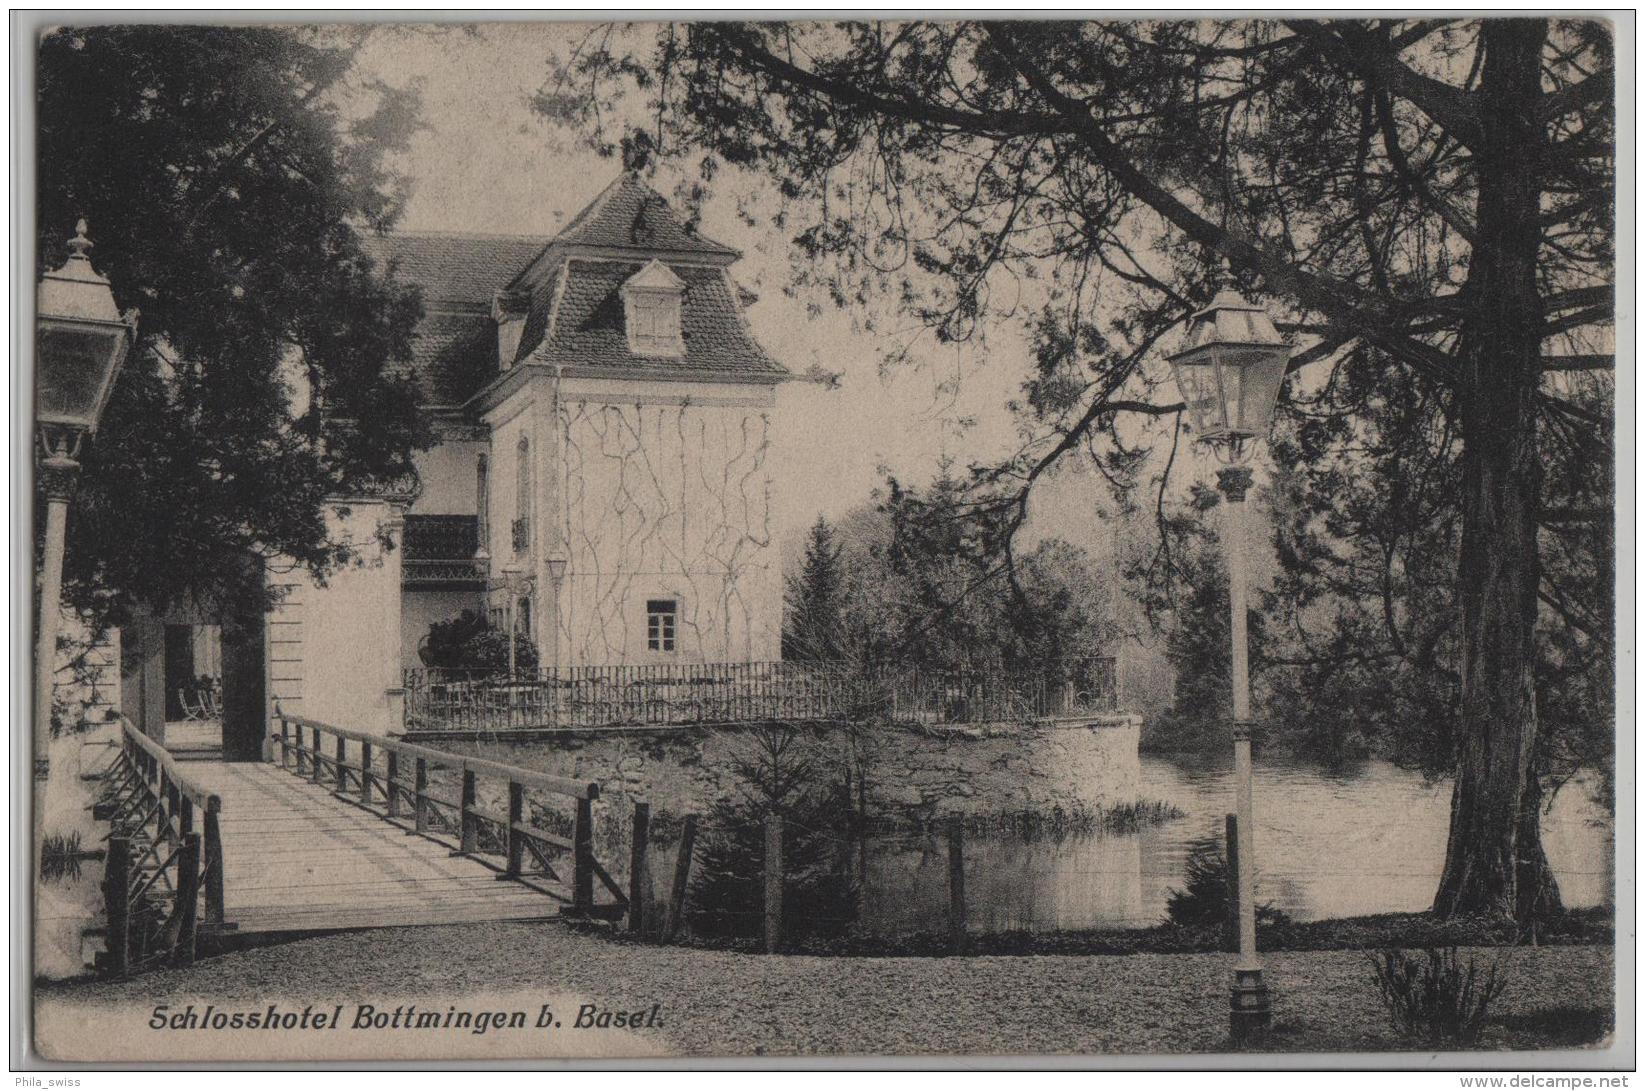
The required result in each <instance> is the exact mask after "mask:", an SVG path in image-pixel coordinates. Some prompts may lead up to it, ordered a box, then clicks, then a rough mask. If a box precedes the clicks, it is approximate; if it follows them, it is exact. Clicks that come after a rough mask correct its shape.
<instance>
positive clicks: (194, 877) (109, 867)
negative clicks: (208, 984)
mask: <svg viewBox="0 0 1645 1091" xmlns="http://www.w3.org/2000/svg"><path fill="white" fill-rule="evenodd" d="M120 728H121V737H120V754H119V756H118V757H117V758H116V759H115V763H114V765H113V766H112V767H111V768H110V770H109V773H108V776H107V778H106V779H105V781H104V789H103V793H102V796H101V798H100V799H99V801H98V803H97V806H96V812H97V815H98V817H101V818H107V819H108V821H109V827H110V832H109V836H108V853H107V856H106V858H105V866H104V872H103V902H104V909H105V913H106V917H107V935H106V938H107V953H106V954H105V956H104V958H105V960H106V961H105V967H104V968H105V970H106V971H107V972H108V973H110V974H112V975H115V976H124V975H125V974H128V973H131V972H133V971H135V970H138V969H142V968H145V967H147V966H149V965H151V964H157V963H160V962H165V961H169V962H171V963H174V964H177V965H187V964H188V963H190V962H193V961H194V953H195V942H196V939H197V937H198V934H199V930H200V927H201V908H202V905H203V907H204V918H205V922H204V923H205V926H206V927H208V928H226V927H231V926H230V925H228V924H227V923H226V922H225V921H224V920H223V841H222V835H221V827H220V822H221V814H222V801H221V800H220V799H218V797H217V796H215V795H213V794H211V793H209V792H207V791H205V790H204V789H203V788H201V787H200V786H199V785H197V784H195V783H194V782H193V781H192V780H191V779H190V778H189V777H188V775H187V774H186V773H184V772H182V771H181V770H180V769H179V766H178V763H177V760H176V759H175V758H173V757H172V756H171V754H170V753H168V752H167V751H166V749H165V747H163V746H161V745H160V744H159V743H158V742H156V741H155V740H153V739H151V738H149V737H148V736H147V735H145V734H143V733H142V732H141V731H140V730H138V728H137V726H136V725H135V724H133V723H132V722H131V721H130V720H128V719H126V718H125V717H121V721H120ZM197 825H198V827H199V828H196V826H197Z"/></svg>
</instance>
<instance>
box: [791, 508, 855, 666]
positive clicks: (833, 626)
mask: <svg viewBox="0 0 1645 1091" xmlns="http://www.w3.org/2000/svg"><path fill="white" fill-rule="evenodd" d="M844 599H845V589H844V576H843V573H842V571H841V566H840V547H839V546H838V545H837V544H835V541H834V531H833V528H832V527H830V526H829V525H828V521H827V520H826V519H824V518H823V517H822V516H820V515H819V516H817V521H816V523H814V524H812V527H811V536H810V538H809V540H807V542H806V546H805V565H804V567H803V568H802V569H801V570H800V574H799V575H798V576H795V577H790V579H789V581H788V593H787V617H786V621H787V624H785V625H784V627H783V658H784V659H791V660H799V661H806V662H827V661H833V660H838V659H843V658H844V657H845V655H846V639H845V621H844V618H843V615H842V607H843V605H844Z"/></svg>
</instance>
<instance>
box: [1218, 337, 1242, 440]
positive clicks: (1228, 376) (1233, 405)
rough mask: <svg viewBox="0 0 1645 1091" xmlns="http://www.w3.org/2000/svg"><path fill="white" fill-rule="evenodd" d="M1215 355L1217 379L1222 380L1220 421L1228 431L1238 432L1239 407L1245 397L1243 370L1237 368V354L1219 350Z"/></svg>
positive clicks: (1238, 360) (1238, 362) (1238, 359)
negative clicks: (1221, 420)
mask: <svg viewBox="0 0 1645 1091" xmlns="http://www.w3.org/2000/svg"><path fill="white" fill-rule="evenodd" d="M1216 354H1217V377H1218V378H1219V379H1221V380H1222V419H1223V422H1224V426H1225V427H1226V428H1227V429H1228V430H1229V431H1231V432H1238V431H1239V430H1240V427H1239V420H1240V417H1239V407H1240V402H1241V400H1242V399H1243V398H1244V396H1245V369H1244V368H1242V367H1240V366H1239V365H1240V358H1239V353H1238V352H1230V351H1229V350H1227V349H1222V348H1219V349H1217V350H1216Z"/></svg>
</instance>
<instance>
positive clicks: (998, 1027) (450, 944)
mask: <svg viewBox="0 0 1645 1091" xmlns="http://www.w3.org/2000/svg"><path fill="white" fill-rule="evenodd" d="M1479 954H1481V955H1482V956H1483V958H1484V959H1486V960H1489V959H1491V958H1495V957H1498V956H1503V957H1506V959H1507V960H1508V963H1509V972H1508V988H1507V990H1506V991H1505V992H1504V994H1503V995H1502V997H1501V998H1500V999H1499V1000H1498V1001H1497V1004H1496V1006H1495V1007H1494V1008H1493V1016H1498V1015H1500V1016H1503V1017H1507V1018H1506V1025H1502V1026H1493V1027H1492V1028H1490V1030H1489V1031H1488V1033H1487V1038H1486V1040H1485V1041H1484V1042H1483V1043H1482V1045H1483V1046H1484V1047H1486V1048H1491V1047H1496V1048H1514V1047H1518V1048H1527V1047H1532V1046H1545V1045H1548V1044H1550V1043H1549V1042H1548V1041H1547V1040H1546V1039H1544V1038H1536V1037H1529V1038H1528V1037H1527V1036H1526V1034H1525V1032H1524V1031H1523V1030H1517V1031H1516V1030H1514V1029H1512V1028H1513V1026H1514V1017H1515V1016H1523V1015H1524V1014H1525V1013H1528V1012H1531V1011H1533V1010H1536V1009H1541V1008H1549V1007H1560V1006H1566V1007H1576V1008H1592V1007H1594V1006H1596V1005H1597V1006H1602V1007H1603V1006H1608V1005H1609V998H1610V997H1611V995H1612V994H1613V991H1614V980H1615V975H1614V952H1613V951H1612V949H1611V948H1608V947H1542V948H1517V949H1513V950H1508V951H1493V950H1483V951H1480V952H1479ZM1267 963H1268V967H1269V982H1270V987H1271V988H1272V989H1273V990H1274V994H1275V997H1276V1000H1275V1013H1276V1015H1275V1019H1276V1027H1277V1029H1278V1030H1279V1031H1280V1035H1279V1038H1278V1041H1277V1042H1276V1046H1277V1047H1278V1048H1286V1049H1331V1050H1342V1049H1390V1048H1398V1047H1399V1042H1398V1040H1397V1039H1396V1038H1394V1037H1393V1036H1392V1034H1391V1032H1389V1031H1388V1029H1387V1027H1386V1022H1385V1019H1384V1017H1383V1014H1382V1009H1381V1006H1380V1003H1379V1001H1378V1000H1377V997H1376V993H1375V987H1374V986H1373V985H1372V983H1371V977H1370V970H1369V967H1368V965H1367V960H1366V953H1365V952H1364V951H1306V952H1287V953H1279V954H1274V955H1271V956H1269V957H1268V959H1267ZM1230 964H1231V956H1228V955H1222V954H1189V955H1130V956H1123V957H1121V956H1108V957H1104V956H1037V957H984V958H965V959H959V958H953V959H948V958H942V959H924V958H878V959H866V958H813V957H799V956H794V957H779V958H771V957H762V956H758V955H743V954H732V953H725V952H716V951H701V950H694V949H687V948H677V947H639V946H631V945H627V944H620V943H614V942H611V941H609V940H606V939H603V938H601V937H599V936H596V935H587V934H578V933H576V932H573V931H571V930H569V929H567V928H565V927H564V926H562V925H558V924H522V923H498V924H477V925H463V926H453V927H444V928H422V929H385V930H379V931H373V932H358V933H352V934H345V935H336V936H330V937H324V938H319V939H311V940H304V941H299V942H295V943H288V944H284V945H280V946H272V947H265V948H261V949H258V950H249V951H242V952H238V953H235V954H231V955H226V956H222V957H220V958H215V959H208V960H205V961H202V962H200V963H198V964H197V965H195V966H194V967H191V968H190V969H187V970H180V971H165V972H160V973H154V974H149V975H146V976H144V977H141V978H138V979H136V980H132V981H128V982H121V983H105V982H81V983H74V984H67V985H50V986H44V987H42V988H41V989H40V990H39V995H40V998H41V1002H42V1003H43V1004H48V1005H50V1006H51V1008H52V1009H53V1010H54V1011H56V1012H58V1013H59V1014H60V1015H61V1016H62V1017H64V1018H73V1019H75V1020H76V1021H78V1020H79V1019H81V1018H84V1017H85V1016H86V1015H87V1014H89V1013H87V1012H86V1011H85V1008H86V1007H87V1006H95V1007H97V1008H99V1009H101V1013H102V1015H103V1016H104V1017H106V1016H107V1014H108V1013H109V1008H108V1007H107V1005H110V1004H113V1005H118V1006H119V1007H120V1008H121V1009H129V1011H130V1013H131V1015H130V1018H133V1019H135V1018H136V1017H137V1016H138V1015H141V1016H142V1017H143V1018H145V1019H146V1018H147V1017H148V1015H149V1012H150V1010H151V1009H152V1007H153V1005H154V1004H156V1003H162V1002H172V1003H174V1004H177V1003H182V1002H186V1001H188V1000H194V1001H196V1002H200V1001H209V1002H216V1003H218V1004H219V1005H221V1004H224V1003H234V1002H241V1003H242V1004H244V1005H245V1006H248V1007H249V1006H253V1005H255V1004H266V1003H267V1002H269V1001H270V1000H273V999H280V1000H282V1001H283V1002H285V1003H287V1004H290V1003H292V1002H295V1003H297V1004H298V1005H299V1006H300V1005H302V1004H304V1003H314V1004H316V1005H319V1006H324V1007H327V1008H329V1007H330V1005H332V1004H337V1003H342V1004H345V1005H349V1006H352V1005H353V1004H355V1003H357V1002H359V1001H362V1000H365V1001H371V1002H373V1003H375V1004H377V1006H378V1007H380V1008H383V1007H388V1008H391V1007H393V1006H394V1005H395V1004H400V1003H411V1002H415V1003H422V1004H426V1003H427V1002H429V1000H430V998H433V997H439V998H441V1003H442V1004H443V1003H444V1002H445V1000H446V999H448V998H459V999H461V998H471V999H472V1000H473V1001H475V1006H481V1005H480V1004H479V1003H478V1002H479V1001H480V1000H482V999H491V998H497V997H500V996H501V995H502V994H508V995H509V996H510V997H521V996H524V997H538V996H540V997H542V998H545V999H546V998H548V997H551V996H552V997H556V998H558V999H557V1000H556V1003H558V1004H562V1005H563V1004H570V1003H572V1001H571V1000H568V999H566V998H568V997H575V998H577V999H576V1001H575V1002H576V1003H579V1004H580V1003H582V1002H585V1001H588V1002H594V1003H597V1004H599V1005H600V1006H601V1007H602V1008H605V1007H610V1008H613V1009H621V1010H629V1009H649V1008H651V1006H652V1005H653V1004H660V1005H661V1008H660V1012H661V1021H662V1025H661V1026H660V1027H656V1028H647V1029H642V1030H640V1031H639V1032H638V1035H637V1036H628V1035H626V1034H625V1035H621V1036H618V1037H616V1038H610V1039H608V1040H607V1041H606V1042H605V1043H604V1044H602V1045H600V1046H599V1047H598V1048H597V1049H595V1050H594V1051H595V1052H600V1053H607V1054H609V1053H610V1052H612V1051H621V1052H627V1053H630V1054H632V1053H637V1052H654V1051H661V1052H666V1053H673V1054H698V1055H721V1056H725V1055H747V1054H754V1053H764V1054H767V1055H782V1054H854V1055H864V1054H908V1053H935V1054H943V1053H948V1054H1013V1053H1015V1054H1024V1053H1026V1054H1057V1053H1159V1052H1164V1053H1180V1052H1197V1051H1218V1050H1221V1049H1224V1048H1226V1020H1227V1015H1226V1012H1227V995H1228V994H1227V986H1228V973H1229V969H1230ZM385 1002H386V1003H385ZM522 1006H523V1004H522ZM535 1010H536V1009H535V1007H533V1008H532V1011H533V1014H535ZM559 1011H560V1009H559V1008H557V1009H556V1013H557V1014H558V1013H559ZM572 1014H573V1013H572V1011H571V1009H569V1008H567V1009H566V1010H565V1025H566V1027H568V1028H569V1027H570V1026H571V1016H572ZM122 1018H123V1019H124V1018H125V1016H124V1015H122ZM453 1033H456V1032H453ZM316 1041H317V1042H318V1039H316ZM557 1041H558V1042H559V1043H561V1044H560V1045H556V1046H553V1047H550V1048H549V1049H547V1050H545V1049H544V1046H543V1043H542V1042H541V1041H540V1040H537V1041H536V1042H535V1044H533V1043H532V1042H529V1041H528V1042H525V1043H524V1044H523V1045H519V1043H516V1044H517V1045H519V1048H521V1049H525V1050H526V1052H524V1053H517V1055H523V1056H532V1055H549V1054H550V1053H559V1052H560V1051H561V1050H564V1051H566V1052H570V1053H580V1054H585V1055H586V1053H587V1052H589V1050H588V1049H587V1048H584V1047H581V1046H578V1045H576V1044H574V1043H573V1042H572V1039H571V1038H570V1037H560V1038H558V1039H557ZM472 1044H473V1045H475V1046H479V1045H480V1044H481V1043H480V1042H479V1041H478V1040H477V1041H476V1042H474V1043H472ZM502 1044H503V1040H502V1039H501V1038H494V1039H493V1040H492V1042H491V1043H490V1045H491V1046H493V1047H496V1046H501V1045H502ZM385 1047H386V1048H389V1049H392V1050H399V1049H400V1047H398V1046H385ZM150 1048H160V1047H159V1044H158V1043H156V1044H155V1045H154V1046H151V1047H150ZM308 1048H309V1049H310V1050H311V1051H312V1050H316V1049H322V1048H323V1046H319V1045H316V1046H310V1047H308ZM533 1049H534V1050H535V1051H536V1052H535V1053H533V1052H531V1050H533ZM509 1052H517V1051H516V1050H512V1049H511V1050H509ZM402 1055H403V1054H402Z"/></svg>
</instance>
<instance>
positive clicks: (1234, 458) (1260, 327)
mask: <svg viewBox="0 0 1645 1091" xmlns="http://www.w3.org/2000/svg"><path fill="white" fill-rule="evenodd" d="M1290 358H1291V349H1290V345H1289V344H1288V343H1287V342H1286V340H1285V338H1284V337H1282V336H1281V335H1280V332H1279V329H1278V328H1277V327H1276V326H1275V325H1274V322H1273V319H1272V318H1270V317H1269V316H1268V312H1267V311H1266V310H1265V309H1263V308H1262V307H1260V306H1258V305H1256V304H1254V303H1251V302H1250V301H1249V300H1247V299H1245V297H1244V296H1242V295H1240V294H1239V292H1238V291H1237V290H1236V289H1235V287H1234V283H1233V277H1232V276H1231V274H1229V272H1228V271H1227V269H1226V267H1225V268H1224V271H1223V275H1222V277H1221V280H1220V282H1219V284H1218V290H1217V294H1216V296H1215V297H1214V298H1213V299H1212V300H1211V302H1210V303H1209V304H1207V305H1206V306H1205V307H1204V308H1203V309H1202V310H1200V311H1197V312H1196V313H1195V314H1194V315H1193V317H1191V318H1190V319H1189V320H1188V329H1187V332H1186V334H1185V336H1184V339H1183V347H1182V348H1181V349H1179V350H1178V351H1177V352H1176V353H1174V354H1173V355H1171V356H1170V357H1168V359H1169V360H1170V361H1171V368H1172V370H1173V371H1174V372H1175V373H1176V378H1177V385H1178V387H1180V388H1181V390H1182V397H1183V401H1184V402H1186V403H1187V408H1188V415H1189V418H1190V420H1191V422H1192V423H1193V426H1194V430H1195V431H1196V432H1197V433H1198V434H1199V440H1200V442H1202V443H1204V444H1206V445H1207V446H1209V447H1210V448H1211V449H1212V450H1213V451H1214V452H1215V454H1216V456H1217V458H1218V459H1219V460H1220V461H1221V462H1222V463H1223V464H1224V465H1223V467H1222V469H1220V470H1218V471H1217V487H1218V488H1219V489H1220V490H1221V492H1222V495H1223V496H1224V497H1226V498H1227V500H1228V505H1227V509H1226V512H1225V519H1224V523H1223V533H1222V539H1223V549H1224V551H1225V553H1226V555H1227V558H1228V607H1229V611H1230V614H1231V617H1230V619H1229V629H1230V643H1231V645H1232V657H1231V658H1232V674H1233V706H1234V725H1233V726H1234V781H1235V785H1236V789H1235V790H1236V802H1235V810H1236V812H1237V814H1238V822H1237V823H1236V826H1237V831H1238V832H1237V837H1238V845H1237V851H1236V853H1235V855H1236V856H1237V857H1238V860H1239V892H1238V894H1239V956H1238V959H1237V961H1236V962H1235V963H1234V984H1233V988H1232V990H1231V991H1230V1005H1229V1030H1230V1033H1231V1036H1232V1037H1233V1040H1234V1042H1235V1044H1236V1045H1243V1044H1246V1043H1248V1042H1250V1041H1252V1040H1253V1039H1255V1038H1257V1037H1259V1036H1261V1034H1262V1033H1263V1032H1264V1031H1265V1030H1266V1029H1267V1027H1268V1025H1269V1022H1270V1018H1271V1008H1270V1005H1269V999H1268V988H1267V986H1266V985H1264V984H1263V980H1262V960H1261V959H1260V958H1259V957H1258V955H1257V907H1256V848H1255V844H1254V842H1255V838H1254V836H1253V835H1254V834H1255V832H1256V830H1255V825H1254V822H1255V816H1254V813H1253V812H1254V805H1253V800H1252V792H1251V736H1252V733H1253V731H1254V729H1255V726H1256V725H1255V723H1254V722H1253V720H1252V719H1251V682H1250V673H1249V670H1250V667H1249V653H1248V649H1247V645H1246V633H1245V628H1246V578H1247V573H1246V561H1247V558H1246V545H1245V538H1244V530H1245V528H1244V523H1245V494H1246V492H1247V490H1249V489H1250V487H1251V468H1250V466H1249V465H1248V463H1249V462H1250V460H1251V456H1252V454H1253V453H1254V452H1255V448H1256V444H1257V442H1258V441H1259V440H1261V439H1262V437H1264V436H1266V435H1267V434H1268V427H1269V422H1270V420H1271V418H1272V416H1273V411H1274V405H1275V403H1276V402H1277V401H1278V400H1279V390H1280V384H1281V383H1283V382H1284V380H1285V368H1286V365H1287V364H1288V363H1289V362H1290Z"/></svg>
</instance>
